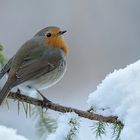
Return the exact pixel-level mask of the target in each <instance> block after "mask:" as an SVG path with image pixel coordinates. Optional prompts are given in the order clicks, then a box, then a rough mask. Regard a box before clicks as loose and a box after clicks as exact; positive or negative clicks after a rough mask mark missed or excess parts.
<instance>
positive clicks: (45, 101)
mask: <svg viewBox="0 0 140 140" xmlns="http://www.w3.org/2000/svg"><path fill="white" fill-rule="evenodd" d="M37 92H38V93H39V95H40V96H41V97H42V98H43V102H44V103H50V102H51V101H50V100H48V99H47V98H46V97H45V96H44V95H43V94H42V93H41V92H40V91H39V90H37Z"/></svg>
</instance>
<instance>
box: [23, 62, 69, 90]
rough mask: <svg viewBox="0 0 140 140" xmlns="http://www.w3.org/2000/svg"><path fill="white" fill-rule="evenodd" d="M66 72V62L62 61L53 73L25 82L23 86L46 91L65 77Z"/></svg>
mask: <svg viewBox="0 0 140 140" xmlns="http://www.w3.org/2000/svg"><path fill="white" fill-rule="evenodd" d="M65 71H66V61H62V63H60V65H59V66H58V67H57V68H55V69H54V70H53V71H50V72H48V73H46V74H44V75H42V76H40V77H39V78H37V79H33V80H29V81H26V82H24V83H23V84H22V85H21V86H30V87H32V88H36V89H40V90H41V89H46V88H48V87H51V86H53V85H54V84H56V83H57V82H58V81H59V80H61V78H62V77H63V75H64V73H65Z"/></svg>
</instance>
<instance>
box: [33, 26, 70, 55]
mask: <svg viewBox="0 0 140 140" xmlns="http://www.w3.org/2000/svg"><path fill="white" fill-rule="evenodd" d="M65 32H66V31H61V30H60V28H59V27H55V26H50V27H47V28H44V29H42V30H40V31H39V32H38V33H37V34H36V35H35V36H43V37H44V43H45V44H46V45H50V46H52V47H55V48H60V49H62V50H63V51H64V53H65V54H68V51H69V49H68V46H67V44H66V42H65V40H64V36H63V34H64V33H65Z"/></svg>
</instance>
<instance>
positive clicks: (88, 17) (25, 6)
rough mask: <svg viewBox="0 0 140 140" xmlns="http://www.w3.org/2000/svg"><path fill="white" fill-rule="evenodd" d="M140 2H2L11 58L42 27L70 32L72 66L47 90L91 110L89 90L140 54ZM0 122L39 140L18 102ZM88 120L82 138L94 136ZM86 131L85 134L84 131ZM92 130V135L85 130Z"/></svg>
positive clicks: (3, 39) (0, 15)
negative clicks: (51, 27)
mask: <svg viewBox="0 0 140 140" xmlns="http://www.w3.org/2000/svg"><path fill="white" fill-rule="evenodd" d="M139 7H140V1H139V0H133V1H132V0H116V1H115V0H69V1H68V0H59V1H58V0H30V1H29V0H12V1H11V0H0V43H1V44H3V45H4V47H5V50H4V53H5V55H6V56H7V57H8V58H10V57H11V56H13V55H14V54H15V52H16V51H17V49H18V48H19V47H20V46H21V45H22V44H23V43H24V42H25V41H26V40H28V39H30V38H31V37H32V36H33V35H34V34H35V33H36V32H37V31H39V30H40V29H42V28H44V27H46V26H50V25H54V26H59V27H61V28H62V29H65V30H67V31H68V32H67V34H65V39H66V41H67V44H68V45H69V48H70V53H69V55H68V69H67V72H66V74H65V76H64V78H63V79H62V80H61V81H60V82H59V83H58V84H57V85H55V86H54V87H52V88H50V89H47V90H44V91H42V92H43V93H46V94H45V95H46V96H47V97H48V98H49V99H50V100H52V101H54V102H56V103H59V104H62V105H67V106H72V107H77V108H80V109H87V108H88V105H87V98H88V94H89V93H90V92H92V91H94V90H95V89H96V86H97V85H98V84H99V83H100V82H101V81H102V80H103V79H104V78H105V76H106V75H107V74H109V73H110V72H113V71H114V69H120V68H124V67H125V66H126V65H128V64H131V63H133V62H135V61H137V60H138V59H139V58H140V46H139V45H140V8H139ZM0 124H2V125H6V126H8V127H12V128H16V129H17V130H18V133H19V134H22V135H24V136H26V137H27V138H29V139H30V140H32V139H34V140H38V139H39V138H38V137H37V135H36V132H35V126H34V121H33V120H32V119H30V118H27V119H26V116H25V113H23V112H21V113H20V115H19V116H18V114H17V106H16V105H14V104H13V103H11V104H10V109H9V110H8V109H7V108H6V107H3V108H0ZM89 125H90V124H85V127H83V128H82V130H81V139H82V140H85V139H88V140H90V139H93V136H92V133H91V134H89V133H88V132H86V131H88V130H87V128H88V126H89ZM82 132H84V133H82ZM86 133H88V134H86Z"/></svg>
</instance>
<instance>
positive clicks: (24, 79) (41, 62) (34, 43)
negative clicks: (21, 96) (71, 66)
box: [0, 26, 68, 105]
mask: <svg viewBox="0 0 140 140" xmlns="http://www.w3.org/2000/svg"><path fill="white" fill-rule="evenodd" d="M65 32H66V31H61V30H60V28H58V27H55V26H50V27H46V28H44V29H42V30H40V31H39V32H38V33H37V34H35V36H34V37H33V38H31V39H30V40H28V41H27V42H25V43H24V44H23V45H22V46H21V48H20V49H19V50H18V51H17V53H16V54H15V55H14V56H13V57H12V58H11V59H10V60H9V61H8V63H7V64H6V65H5V66H4V67H3V68H2V70H1V72H0V79H1V78H2V77H3V76H4V75H5V74H6V73H8V79H7V81H6V83H5V85H4V86H3V88H2V90H1V91H0V105H1V104H2V103H3V101H4V99H5V98H6V97H7V96H8V93H9V91H10V90H11V89H12V88H13V87H16V86H18V85H23V86H28V87H32V88H35V89H37V90H40V89H43V88H48V87H50V86H52V85H54V84H55V83H56V82H58V81H59V80H60V79H61V78H62V76H63V75H64V73H65V70H66V56H67V54H68V46H67V44H66V42H65V40H64V37H63V34H64V33H65Z"/></svg>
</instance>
